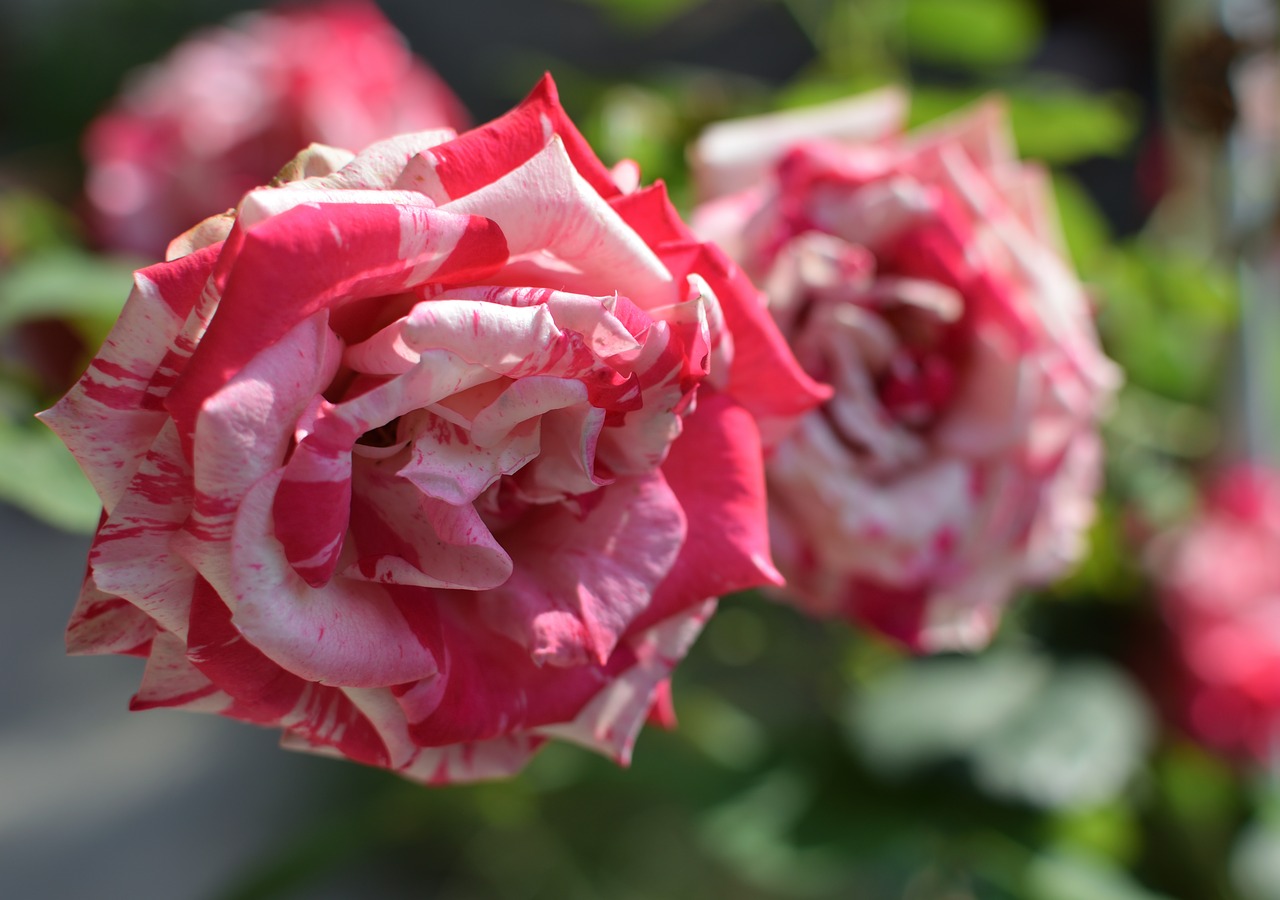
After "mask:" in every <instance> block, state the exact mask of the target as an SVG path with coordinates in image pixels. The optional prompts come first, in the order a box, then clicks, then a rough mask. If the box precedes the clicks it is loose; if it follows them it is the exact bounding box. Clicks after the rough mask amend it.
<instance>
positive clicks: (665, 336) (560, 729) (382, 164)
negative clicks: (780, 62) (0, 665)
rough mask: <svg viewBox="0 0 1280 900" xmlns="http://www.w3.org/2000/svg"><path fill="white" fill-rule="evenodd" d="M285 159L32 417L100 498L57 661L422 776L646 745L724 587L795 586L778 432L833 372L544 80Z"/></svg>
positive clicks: (152, 273)
mask: <svg viewBox="0 0 1280 900" xmlns="http://www.w3.org/2000/svg"><path fill="white" fill-rule="evenodd" d="M625 174H626V175H627V176H630V175H632V174H634V173H633V170H631V169H627V170H626V172H625ZM301 176H306V177H301ZM619 177H620V178H621V179H622V180H624V181H626V182H627V183H628V184H631V183H632V182H633V180H634V179H632V178H631V177H625V178H624V177H623V175H621V174H620V175H619ZM299 178H300V180H297V179H299ZM281 180H282V182H283V183H281V184H280V185H279V186H278V187H275V188H270V189H261V190H255V191H252V192H250V193H249V194H248V195H247V196H246V197H245V198H244V199H243V201H242V202H241V203H240V205H239V207H238V209H237V210H236V211H235V213H234V214H228V215H224V216H220V217H215V218H213V219H211V220H209V221H207V222H205V223H202V224H201V225H200V226H198V227H197V228H195V229H193V230H192V231H191V232H190V233H188V234H187V235H184V236H183V237H182V238H180V239H179V240H176V241H174V243H173V244H172V246H171V256H173V257H174V258H173V259H172V260H171V261H170V262H167V263H164V264H161V265H156V266H153V267H151V268H148V269H144V270H142V271H140V272H139V273H138V275H137V278H136V288H135V290H134V292H133V294H132V296H131V297H130V299H129V302H128V305H127V306H126V308H125V310H124V312H123V314H122V317H121V319H120V321H119V323H118V324H117V325H116V328H115V330H114V331H113V332H112V334H111V336H110V338H109V339H108V340H107V342H106V344H105V345H104V347H103V349H102V351H101V353H100V354H99V356H98V357H97V358H96V359H95V360H94V362H93V363H92V365H91V366H90V368H89V370H88V372H87V373H86V374H85V376H84V377H83V379H82V380H81V381H80V382H79V383H78V385H77V386H76V387H75V388H74V389H73V391H72V392H71V393H70V394H69V395H68V396H67V397H66V398H64V399H63V400H62V401H61V402H60V403H59V404H58V405H57V406H56V407H55V408H54V409H53V410H51V411H50V412H49V413H47V414H46V418H47V421H48V422H49V423H50V425H51V426H52V427H53V428H54V429H55V430H56V431H57V432H58V433H59V434H60V435H61V436H62V437H63V438H64V440H65V441H66V442H67V444H68V445H69V446H70V447H71V449H72V451H73V453H74V454H75V455H76V457H77V458H78V459H79V461H80V462H81V464H82V465H83V467H84V468H85V470H86V472H87V474H88V475H89V477H90V479H91V480H92V481H93V483H94V485H95V487H96V488H97V490H98V492H99V494H100V495H101V497H102V500H103V506H104V519H103V522H102V524H101V526H100V528H99V530H98V533H97V537H96V540H95V543H94V545H93V548H92V550H91V553H90V559H89V574H88V578H87V580H86V584H85V588H84V591H83V594H82V596H81V598H80V601H79V604H78V606H77V608H76V611H75V613H74V614H73V617H72V621H71V625H70V627H69V631H68V645H69V647H70V649H71V650H72V651H73V652H80V653H131V654H137V655H144V656H146V657H147V667H146V671H145V674H144V675H143V681H142V686H141V689H140V691H139V693H138V695H137V696H136V698H135V699H134V702H133V706H134V708H139V709H146V708H151V707H157V706H171V707H178V708H185V709H194V710H201V711H211V712H219V713H222V714H223V715H228V716H233V717H236V718H240V719H245V720H248V721H251V722H258V723H262V724H267V725H273V726H277V727H279V728H281V729H283V730H284V732H285V743H286V744H287V745H289V746H294V747H300V748H304V749H317V750H325V751H328V752H333V753H337V754H340V755H343V756H346V757H350V758H352V759H356V760H360V761H362V762H365V763H371V764H375V765H381V766H387V767H389V768H392V769H394V770H396V771H399V772H401V773H403V774H405V775H407V776H409V777H411V778H415V779H419V780H426V781H451V780H457V779H471V778H479V777H486V776H492V775H499V774H504V773H507V772H511V771H514V770H516V769H518V768H519V767H520V766H521V765H522V764H523V763H524V762H525V760H526V759H527V758H528V756H529V755H530V754H531V753H532V752H533V750H534V749H536V747H537V746H538V745H539V744H540V743H541V742H542V741H543V740H544V739H546V738H547V737H551V736H558V737H563V738H567V739H569V740H574V741H578V742H580V743H583V744H586V745H588V746H591V747H594V748H596V749H598V750H600V751H602V752H605V753H608V754H610V755H612V756H613V757H615V758H617V759H619V760H621V761H625V760H626V759H627V758H628V754H629V753H630V749H631V745H632V741H633V740H634V737H635V734H636V731H637V730H638V729H639V727H640V725H641V724H642V721H643V719H644V718H645V716H646V715H647V714H649V712H650V710H651V707H653V706H654V705H655V702H656V701H658V700H660V699H661V697H662V696H663V691H664V690H665V688H664V684H665V679H666V676H667V674H668V673H669V672H670V670H671V668H672V666H674V665H675V664H676V662H677V661H678V660H679V659H680V658H681V657H682V656H683V655H684V653H685V650H686V648H687V647H688V645H689V643H690V642H691V641H692V640H693V638H694V636H695V635H696V634H697V632H698V630H699V628H700V626H701V625H702V623H703V621H704V620H705V618H706V617H707V615H708V614H709V613H710V612H711V609H712V607H713V603H712V601H711V600H710V599H709V598H714V597H716V596H718V595H720V594H722V593H725V592H728V591H733V590H737V589H741V588H745V587H748V586H752V585H758V584H761V583H765V582H775V581H776V580H777V575H776V572H775V571H774V569H773V568H772V565H771V563H770V562H769V550H768V542H767V526H766V520H765V509H764V478H763V472H762V464H761V459H760V454H761V440H760V436H759V434H760V430H759V427H758V426H760V425H763V426H766V429H767V430H768V431H770V432H771V433H772V432H774V431H776V430H777V429H779V428H780V427H781V426H782V425H783V424H784V423H785V422H786V421H787V420H789V419H792V418H794V417H796V416H798V415H799V414H801V413H802V412H804V411H805V410H807V409H808V408H811V407H812V406H813V405H814V404H815V403H816V402H817V401H818V400H820V399H821V397H822V396H823V394H822V391H821V390H820V389H819V388H818V387H817V386H816V385H814V384H813V383H812V382H811V381H810V380H809V379H808V378H806V377H805V376H804V374H803V373H802V372H801V371H800V370H799V368H798V367H797V366H796V363H795V360H794V359H793V358H791V357H790V355H789V353H788V352H787V349H786V345H785V343H784V342H783V341H782V339H781V336H780V335H779V334H778V333H777V331H776V329H775V328H774V326H773V325H772V323H771V321H770V320H769V317H768V314H767V312H766V311H765V310H764V307H763V303H762V301H761V298H759V296H758V295H757V293H756V292H755V291H754V289H753V288H752V287H751V286H750V283H749V282H748V281H747V280H746V278H745V276H743V275H742V274H741V272H740V271H738V270H737V269H735V268H734V267H733V266H732V264H731V263H729V262H728V260H727V259H726V258H725V257H724V256H723V254H722V253H721V252H720V251H719V250H717V249H716V248H714V247H712V246H709V245H706V244H703V243H700V242H698V241H697V240H696V239H694V238H693V237H692V235H691V233H690V232H689V231H688V229H687V228H686V226H684V224H683V223H682V222H681V221H680V220H679V218H678V217H677V216H676V215H675V213H674V211H673V209H672V208H671V206H670V204H669V203H668V201H667V199H666V195H665V191H664V189H663V188H662V187H661V185H658V186H655V187H651V188H647V189H641V190H633V191H632V192H630V193H624V192H623V191H622V190H621V189H620V188H619V187H618V186H617V184H616V183H615V181H614V177H613V174H612V173H611V172H610V171H609V170H607V169H606V168H604V167H603V166H602V165H601V164H600V162H599V161H598V160H597V159H596V158H595V156H594V155H593V154H592V152H591V150H590V148H589V147H588V146H587V144H586V142H585V141H584V139H583V138H582V136H581V135H580V134H579V133H578V132H577V131H576V130H575V128H574V127H573V125H572V123H571V122H570V121H569V120H568V118H567V116H566V115H565V113H564V111H563V110H562V109H561V107H560V106H559V103H558V101H557V99H556V95H555V91H554V86H553V85H552V83H551V82H550V79H547V80H546V81H544V82H543V84H541V85H540V86H539V87H538V88H537V89H536V90H535V91H534V92H533V93H532V94H531V95H530V97H529V98H528V99H527V100H526V101H525V102H524V103H523V104H522V105H521V106H520V107H518V108H517V109H515V110H514V111H512V112H511V113H508V114H507V115H506V116H504V117H502V118H500V119H497V120H495V121H494V122H492V123H490V124H488V125H486V126H484V127H482V128H478V129H476V130H474V131H471V132H468V133H465V134H463V135H461V136H459V137H456V138H452V135H451V133H422V134H413V135H405V136H401V137H397V138H394V139H389V140H387V141H383V142H381V143H377V144H374V145H372V146H371V147H369V148H367V149H366V150H364V151H363V152H361V153H360V154H358V155H355V156H354V157H353V156H352V155H351V154H350V153H347V152H344V151H339V150H335V149H333V148H327V147H319V146H313V147H312V148H311V150H309V151H308V152H306V153H304V154H303V155H302V156H300V157H299V158H298V159H297V160H296V161H295V162H294V163H293V164H292V165H291V166H290V167H288V168H287V169H286V171H285V172H284V173H282V179H281ZM657 712H658V713H661V705H659V708H658V710H657Z"/></svg>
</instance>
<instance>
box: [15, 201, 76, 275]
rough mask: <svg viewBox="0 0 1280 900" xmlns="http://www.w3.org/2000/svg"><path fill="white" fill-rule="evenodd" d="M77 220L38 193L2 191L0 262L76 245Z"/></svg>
mask: <svg viewBox="0 0 1280 900" xmlns="http://www.w3.org/2000/svg"><path fill="white" fill-rule="evenodd" d="M76 240H77V237H76V223H75V218H74V217H73V216H72V215H71V213H69V212H68V211H67V210H65V209H63V208H62V207H60V206H58V205H57V204H56V203H54V202H53V201H51V200H49V199H48V198H46V197H42V196H40V195H39V194H34V193H29V192H27V191H3V192H0V260H2V259H20V258H22V257H24V256H28V255H30V254H33V253H39V252H42V251H46V250H51V249H54V248H58V247H67V246H70V245H73V244H75V243H76Z"/></svg>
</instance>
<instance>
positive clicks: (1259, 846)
mask: <svg viewBox="0 0 1280 900" xmlns="http://www.w3.org/2000/svg"><path fill="white" fill-rule="evenodd" d="M1231 876H1232V880H1233V881H1234V882H1235V884H1236V888H1237V889H1238V890H1239V891H1240V893H1241V895H1242V896H1243V897H1244V898H1245V900H1280V823H1277V822H1274V821H1266V820H1263V821H1260V822H1255V823H1254V824H1252V825H1250V826H1249V827H1248V828H1247V829H1245V831H1244V833H1243V834H1242V835H1241V836H1240V840H1239V841H1238V842H1237V843H1236V847H1235V851H1234V852H1233V853H1232V858H1231Z"/></svg>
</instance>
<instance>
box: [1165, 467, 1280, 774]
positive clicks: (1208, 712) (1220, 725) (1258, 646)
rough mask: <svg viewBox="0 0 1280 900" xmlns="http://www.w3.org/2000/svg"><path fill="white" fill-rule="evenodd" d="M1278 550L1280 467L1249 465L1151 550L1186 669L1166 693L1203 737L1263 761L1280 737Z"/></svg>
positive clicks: (1225, 478)
mask: <svg viewBox="0 0 1280 900" xmlns="http://www.w3.org/2000/svg"><path fill="white" fill-rule="evenodd" d="M1278 558H1280V473H1276V472H1273V471H1268V470H1264V469H1258V468H1252V467H1246V466H1240V467H1237V468H1234V469H1231V470H1228V471H1227V472H1225V473H1223V474H1221V475H1220V476H1219V478H1218V480H1217V483H1216V484H1215V485H1214V486H1213V488H1212V489H1211V490H1210V491H1209V492H1208V493H1207V495H1206V496H1205V500H1204V506H1203V509H1202V510H1201V512H1200V514H1199V515H1198V516H1197V517H1196V518H1195V519H1194V520H1193V521H1192V522H1190V523H1188V524H1187V525H1186V526H1185V527H1183V528H1181V529H1179V530H1178V531H1176V532H1169V533H1166V534H1164V535H1161V536H1160V537H1159V538H1158V539H1157V540H1156V542H1155V543H1154V544H1153V545H1152V549H1151V552H1150V563H1151V570H1152V573H1153V575H1154V576H1155V579H1156V582H1157V585H1158V586H1159V589H1160V604H1161V610H1162V612H1163V614H1164V618H1165V621H1166V622H1167V623H1168V625H1169V628H1170V631H1171V633H1172V638H1173V649H1174V651H1175V654H1176V658H1177V660H1178V670H1179V672H1180V675H1181V678H1173V679H1170V678H1165V679H1163V680H1162V684H1163V686H1165V687H1167V686H1168V685H1169V684H1171V683H1172V684H1175V685H1176V689H1174V690H1170V691H1166V692H1165V695H1166V696H1165V699H1166V701H1167V702H1168V703H1169V704H1171V706H1172V712H1173V713H1174V715H1175V717H1176V718H1177V719H1178V720H1179V721H1180V722H1181V723H1182V724H1183V725H1184V726H1185V727H1186V728H1187V730H1188V731H1189V732H1190V733H1191V734H1192V735H1193V736H1194V737H1196V738H1197V739H1199V740H1200V741H1202V742H1204V743H1205V744H1206V745H1208V746H1210V747H1214V748H1216V749H1218V750H1221V751H1224V752H1226V753H1229V754H1233V755H1248V756H1252V757H1254V758H1256V759H1259V760H1268V759H1273V758H1274V756H1275V752H1276V749H1277V747H1278V746H1280V744H1278V743H1277V742H1278V741H1280V566H1277V564H1276V560H1277V559H1278Z"/></svg>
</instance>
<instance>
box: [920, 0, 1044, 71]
mask: <svg viewBox="0 0 1280 900" xmlns="http://www.w3.org/2000/svg"><path fill="white" fill-rule="evenodd" d="M904 31H905V34H906V39H907V47H908V51H909V53H910V54H911V55H912V56H917V57H919V58H921V59H926V60H931V61H933V62H940V63H952V64H955V65H961V66H969V67H972V68H988V67H995V66H1006V65H1011V64H1014V63H1019V62H1022V61H1023V60H1025V59H1027V58H1028V57H1030V56H1031V54H1032V52H1034V51H1035V48H1036V44H1037V43H1039V41H1040V32H1041V24H1040V17H1039V15H1038V13H1037V10H1036V7H1035V5H1034V4H1032V3H1030V2H1028V0H910V2H909V3H908V4H907V7H906V21H905V22H904Z"/></svg>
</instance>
